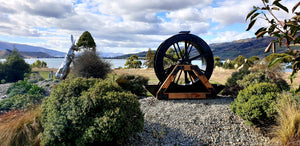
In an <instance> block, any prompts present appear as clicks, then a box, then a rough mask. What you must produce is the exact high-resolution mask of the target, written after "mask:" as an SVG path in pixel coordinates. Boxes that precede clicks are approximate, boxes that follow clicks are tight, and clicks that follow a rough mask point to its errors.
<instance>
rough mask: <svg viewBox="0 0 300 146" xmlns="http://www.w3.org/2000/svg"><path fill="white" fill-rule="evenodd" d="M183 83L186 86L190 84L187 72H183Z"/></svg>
mask: <svg viewBox="0 0 300 146" xmlns="http://www.w3.org/2000/svg"><path fill="white" fill-rule="evenodd" d="M184 81H185V84H188V83H189V82H190V81H189V79H188V73H187V71H184Z"/></svg>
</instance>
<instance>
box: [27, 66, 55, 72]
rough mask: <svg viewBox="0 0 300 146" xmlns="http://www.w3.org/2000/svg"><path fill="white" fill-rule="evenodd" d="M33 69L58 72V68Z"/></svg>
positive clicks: (33, 69)
mask: <svg viewBox="0 0 300 146" xmlns="http://www.w3.org/2000/svg"><path fill="white" fill-rule="evenodd" d="M32 71H48V72H50V71H53V72H56V71H57V68H37V67H35V68H32Z"/></svg>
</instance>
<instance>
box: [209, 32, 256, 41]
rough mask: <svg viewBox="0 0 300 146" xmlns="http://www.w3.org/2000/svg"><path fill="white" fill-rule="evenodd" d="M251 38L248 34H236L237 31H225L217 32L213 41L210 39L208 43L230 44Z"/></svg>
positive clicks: (250, 34)
mask: <svg viewBox="0 0 300 146" xmlns="http://www.w3.org/2000/svg"><path fill="white" fill-rule="evenodd" d="M251 37H253V35H252V33H250V32H242V33H241V32H237V31H225V32H219V33H218V34H217V37H216V38H215V39H212V40H211V41H210V42H209V43H220V42H231V41H234V40H240V39H245V38H251Z"/></svg>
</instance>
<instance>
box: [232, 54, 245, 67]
mask: <svg viewBox="0 0 300 146" xmlns="http://www.w3.org/2000/svg"><path fill="white" fill-rule="evenodd" d="M246 60H247V58H246V57H245V56H243V55H239V56H238V57H236V58H234V59H233V60H232V64H233V65H236V64H237V67H240V66H241V65H242V64H244V63H245V62H246Z"/></svg>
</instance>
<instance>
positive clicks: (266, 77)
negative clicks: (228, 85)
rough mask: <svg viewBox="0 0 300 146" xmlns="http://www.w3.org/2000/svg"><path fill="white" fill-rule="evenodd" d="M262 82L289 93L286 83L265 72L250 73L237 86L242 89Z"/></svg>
mask: <svg viewBox="0 0 300 146" xmlns="http://www.w3.org/2000/svg"><path fill="white" fill-rule="evenodd" d="M263 82H269V83H274V84H276V86H277V87H278V88H279V89H280V90H281V91H289V90H290V86H289V85H288V83H287V82H286V81H285V80H284V79H282V78H280V77H277V76H275V75H270V73H268V72H265V73H262V72H252V73H250V74H248V75H246V76H244V78H243V79H242V80H238V81H237V84H238V85H239V86H242V87H243V88H246V87H248V86H249V85H253V84H256V83H263Z"/></svg>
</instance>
